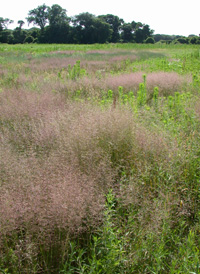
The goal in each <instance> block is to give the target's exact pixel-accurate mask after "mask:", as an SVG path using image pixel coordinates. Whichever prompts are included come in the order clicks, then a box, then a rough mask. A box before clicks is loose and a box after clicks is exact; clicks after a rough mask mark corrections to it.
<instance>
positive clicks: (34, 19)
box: [26, 4, 49, 30]
mask: <svg viewBox="0 0 200 274" xmlns="http://www.w3.org/2000/svg"><path fill="white" fill-rule="evenodd" d="M48 9H49V7H48V6H46V5H45V4H43V5H41V6H38V7H37V8H35V9H33V10H30V11H29V13H28V17H27V18H26V20H27V21H28V23H29V24H30V23H33V24H34V25H37V26H39V27H40V28H41V30H44V27H45V26H46V24H47V23H48Z"/></svg>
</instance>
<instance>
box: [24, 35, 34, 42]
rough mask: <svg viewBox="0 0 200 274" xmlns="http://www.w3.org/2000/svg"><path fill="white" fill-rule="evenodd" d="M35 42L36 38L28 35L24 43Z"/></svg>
mask: <svg viewBox="0 0 200 274" xmlns="http://www.w3.org/2000/svg"><path fill="white" fill-rule="evenodd" d="M33 42H34V38H33V37H32V36H27V37H26V38H25V39H24V43H29V44H30V43H33Z"/></svg>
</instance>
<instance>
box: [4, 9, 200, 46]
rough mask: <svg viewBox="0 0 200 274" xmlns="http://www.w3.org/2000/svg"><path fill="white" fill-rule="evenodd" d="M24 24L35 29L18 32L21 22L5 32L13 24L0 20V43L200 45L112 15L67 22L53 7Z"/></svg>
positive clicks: (85, 16) (195, 39)
mask: <svg viewBox="0 0 200 274" xmlns="http://www.w3.org/2000/svg"><path fill="white" fill-rule="evenodd" d="M26 20H27V22H28V24H31V23H32V24H33V25H35V26H36V28H31V29H28V30H25V29H22V27H23V25H24V23H25V22H24V21H23V20H19V21H18V24H19V26H18V27H16V28H15V29H14V30H8V29H7V28H8V25H9V24H11V23H12V22H13V21H12V20H10V19H8V18H3V17H0V43H11V44H15V43H33V42H37V43H78V44H92V43H119V42H121V43H130V42H131V43H154V42H158V41H160V42H165V43H171V42H172V41H173V42H177V43H186V44H187V43H192V44H200V37H197V36H195V35H191V37H188V38H186V37H182V36H170V35H163V34H156V35H153V30H152V29H151V28H150V26H149V25H147V24H143V23H141V22H135V21H132V22H128V23H127V22H124V20H123V19H121V18H119V17H118V16H115V15H113V14H106V15H99V16H95V15H93V14H91V13H88V12H84V13H80V14H78V15H75V16H73V18H69V17H68V16H67V12H66V9H63V8H62V7H61V6H59V5H57V4H54V5H52V6H51V7H49V6H47V5H45V4H43V5H40V6H38V7H37V8H35V9H32V10H30V11H29V12H28V16H27V18H26Z"/></svg>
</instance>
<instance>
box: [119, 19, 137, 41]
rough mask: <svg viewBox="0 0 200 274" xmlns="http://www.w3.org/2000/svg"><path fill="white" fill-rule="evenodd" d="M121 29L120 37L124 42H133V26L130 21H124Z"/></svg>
mask: <svg viewBox="0 0 200 274" xmlns="http://www.w3.org/2000/svg"><path fill="white" fill-rule="evenodd" d="M121 30H122V33H121V38H122V41H123V42H124V43H128V42H134V35H133V33H134V32H133V27H132V25H131V24H130V23H124V24H123V26H122V27H121Z"/></svg>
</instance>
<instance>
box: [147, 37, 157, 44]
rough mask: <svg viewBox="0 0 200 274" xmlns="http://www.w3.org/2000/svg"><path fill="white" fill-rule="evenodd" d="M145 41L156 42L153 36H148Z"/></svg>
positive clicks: (148, 42)
mask: <svg viewBox="0 0 200 274" xmlns="http://www.w3.org/2000/svg"><path fill="white" fill-rule="evenodd" d="M145 43H146V44H155V40H154V38H153V37H148V38H147V39H146V40H145Z"/></svg>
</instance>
